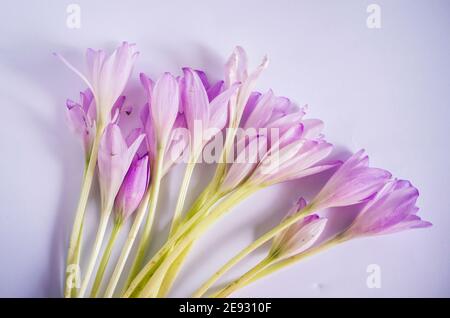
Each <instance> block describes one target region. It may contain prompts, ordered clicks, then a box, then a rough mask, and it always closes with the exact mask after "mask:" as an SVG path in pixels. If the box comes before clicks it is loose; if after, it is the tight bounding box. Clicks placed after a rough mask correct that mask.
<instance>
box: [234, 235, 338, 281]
mask: <svg viewBox="0 0 450 318" xmlns="http://www.w3.org/2000/svg"><path fill="white" fill-rule="evenodd" d="M344 241H345V240H343V239H341V238H339V237H335V238H334V239H330V240H328V241H326V242H325V243H322V244H320V245H318V246H317V247H313V248H311V249H309V250H307V251H305V252H303V253H300V254H298V255H294V256H291V257H289V258H286V259H284V260H281V261H278V262H275V263H274V264H271V265H270V266H268V267H267V268H265V269H263V270H262V271H260V272H259V273H258V274H256V275H255V276H254V277H253V278H251V279H250V280H248V281H247V282H246V283H245V284H243V285H242V287H243V286H246V285H248V284H250V283H253V282H254V281H256V280H259V279H261V278H263V277H266V276H268V275H270V274H272V273H273V272H276V271H278V270H280V269H283V268H285V267H287V266H289V265H292V264H294V263H297V262H299V261H301V260H303V259H305V258H307V257H310V256H313V255H316V254H317V253H319V252H323V251H324V250H327V249H329V248H331V247H334V246H336V245H338V244H340V243H342V242H344Z"/></svg>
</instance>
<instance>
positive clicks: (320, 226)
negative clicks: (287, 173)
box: [269, 198, 327, 260]
mask: <svg viewBox="0 0 450 318" xmlns="http://www.w3.org/2000/svg"><path fill="white" fill-rule="evenodd" d="M305 206H306V201H305V199H303V198H300V199H299V200H298V201H297V202H296V203H295V204H294V206H293V207H292V208H291V209H290V210H289V212H288V213H287V214H286V216H285V218H284V219H286V218H288V217H290V216H292V215H294V214H296V213H297V212H299V211H301V210H302V209H303V208H304V207H305ZM284 219H283V220H284ZM326 224H327V219H326V218H321V217H319V216H318V215H317V214H312V215H308V216H306V217H305V218H303V219H302V220H300V221H298V222H297V223H294V224H293V225H291V226H290V227H288V228H287V229H286V230H284V231H283V232H281V233H280V234H278V235H277V236H275V237H274V239H273V242H272V247H271V249H270V251H269V255H270V257H272V258H275V259H277V260H280V259H284V258H288V257H291V256H293V255H296V254H300V253H302V252H304V251H305V250H307V249H308V248H310V247H311V246H312V245H313V244H314V243H315V242H316V241H317V239H318V238H319V237H320V235H321V234H322V232H323V230H324V229H325V226H326Z"/></svg>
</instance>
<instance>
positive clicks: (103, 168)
mask: <svg viewBox="0 0 450 318" xmlns="http://www.w3.org/2000/svg"><path fill="white" fill-rule="evenodd" d="M143 139H144V135H143V134H141V135H139V136H137V138H136V139H135V140H133V141H132V143H131V144H129V145H128V144H127V142H126V141H125V138H124V137H123V135H122V132H121V130H120V128H119V126H118V125H117V124H109V125H108V126H107V127H106V129H105V133H104V135H103V138H102V140H101V142H100V147H99V152H98V170H99V182H100V194H101V202H102V209H104V210H106V211H107V212H106V213H109V210H110V209H111V208H112V207H113V203H114V199H115V198H116V195H117V192H118V191H119V188H120V186H121V185H122V181H123V179H124V177H125V175H126V173H127V171H128V168H129V167H130V164H131V162H132V160H133V157H134V155H135V154H136V151H137V150H138V148H139V146H140V144H141V142H142V140H143Z"/></svg>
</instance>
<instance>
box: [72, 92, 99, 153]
mask: <svg viewBox="0 0 450 318" xmlns="http://www.w3.org/2000/svg"><path fill="white" fill-rule="evenodd" d="M66 105H67V112H66V114H67V122H68V124H69V128H70V129H71V130H72V132H73V133H75V134H76V135H77V136H78V138H80V140H81V142H82V144H83V150H84V153H85V157H86V161H88V160H89V155H90V153H91V149H92V144H93V142H94V138H95V133H96V124H95V121H96V117H97V115H96V109H95V103H94V95H92V92H91V90H90V89H86V90H85V91H84V92H80V102H79V103H77V102H74V101H72V100H70V99H68V100H67V102H66Z"/></svg>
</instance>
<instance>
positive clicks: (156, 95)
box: [149, 73, 180, 150]
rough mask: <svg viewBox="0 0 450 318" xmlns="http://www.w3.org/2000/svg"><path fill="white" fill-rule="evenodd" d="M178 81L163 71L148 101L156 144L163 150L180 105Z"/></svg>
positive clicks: (166, 144)
mask: <svg viewBox="0 0 450 318" xmlns="http://www.w3.org/2000/svg"><path fill="white" fill-rule="evenodd" d="M179 94H180V93H179V88H178V82H177V80H176V79H175V77H173V76H172V75H171V74H170V73H164V74H163V75H162V76H161V77H160V78H159V79H158V80H157V81H156V83H155V85H154V87H153V89H152V92H151V96H150V97H151V100H150V103H149V106H150V110H151V120H152V126H153V132H154V136H155V140H156V144H157V145H158V146H159V147H161V148H162V149H163V150H164V149H165V147H167V146H168V142H169V136H170V133H171V131H172V128H173V125H174V123H175V120H176V118H177V116H178V110H179V105H180V102H179V100H180V98H179Z"/></svg>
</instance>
